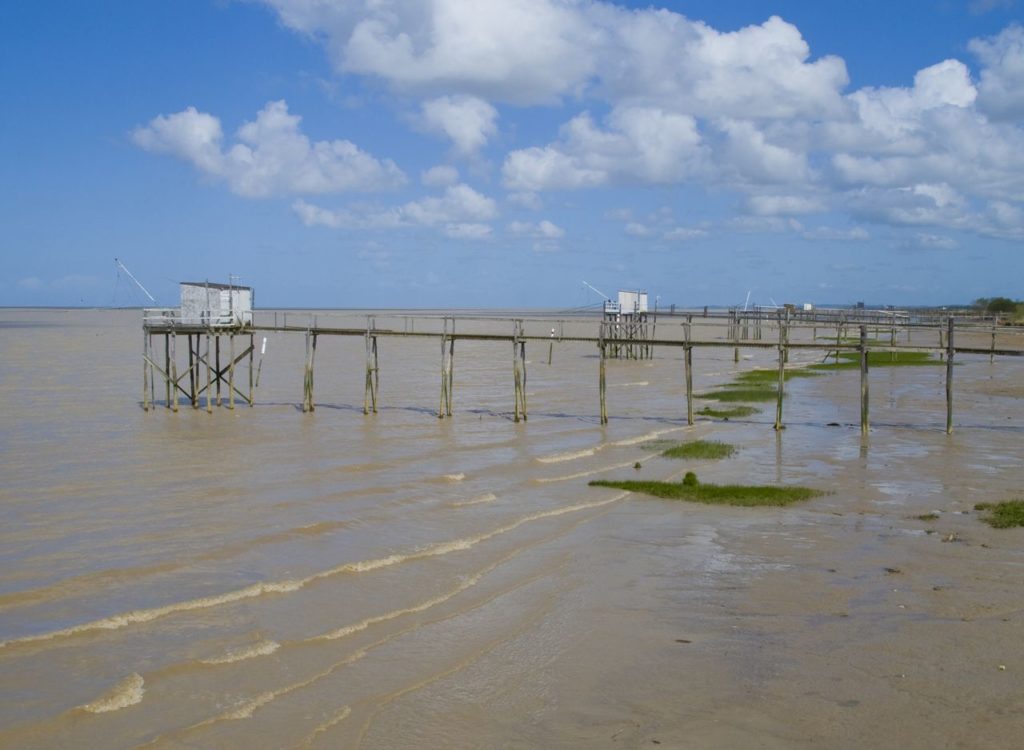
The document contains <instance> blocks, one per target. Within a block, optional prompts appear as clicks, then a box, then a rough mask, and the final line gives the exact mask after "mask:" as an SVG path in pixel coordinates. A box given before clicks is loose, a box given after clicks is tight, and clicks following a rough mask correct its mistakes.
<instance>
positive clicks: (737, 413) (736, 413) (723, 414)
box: [697, 406, 761, 419]
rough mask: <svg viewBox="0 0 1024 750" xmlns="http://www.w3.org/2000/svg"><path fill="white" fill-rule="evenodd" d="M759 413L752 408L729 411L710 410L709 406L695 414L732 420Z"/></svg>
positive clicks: (734, 408)
mask: <svg viewBox="0 0 1024 750" xmlns="http://www.w3.org/2000/svg"><path fill="white" fill-rule="evenodd" d="M760 411H761V410H760V409H755V408H754V407H753V406H734V407H732V408H731V409H712V408H711V407H710V406H705V407H704V408H703V409H701V410H700V411H698V412H697V414H699V415H700V416H702V417H714V418H716V419H732V418H733V417H749V416H750V415H751V414H757V413H758V412H760Z"/></svg>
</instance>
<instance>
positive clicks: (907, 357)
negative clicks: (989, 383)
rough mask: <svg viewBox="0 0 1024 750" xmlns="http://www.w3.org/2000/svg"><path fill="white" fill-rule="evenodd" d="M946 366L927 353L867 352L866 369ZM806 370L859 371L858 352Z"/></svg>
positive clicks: (843, 354)
mask: <svg viewBox="0 0 1024 750" xmlns="http://www.w3.org/2000/svg"><path fill="white" fill-rule="evenodd" d="M944 364H946V363H945V362H943V361H942V360H940V359H936V358H935V357H933V356H932V355H931V354H929V353H928V352H887V351H875V352H868V367H869V368H874V367H929V366H931V367H934V366H937V365H944ZM808 369H810V370H817V371H819V372H821V371H825V372H828V371H829V370H859V369H860V352H842V353H840V355H839V360H838V361H837V362H822V363H820V364H816V365H811V366H810V367H809V368H808Z"/></svg>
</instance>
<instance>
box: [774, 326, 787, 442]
mask: <svg viewBox="0 0 1024 750" xmlns="http://www.w3.org/2000/svg"><path fill="white" fill-rule="evenodd" d="M778 320H779V392H778V395H777V399H776V402H775V429H776V430H781V429H782V397H783V395H784V392H785V389H786V328H785V326H784V324H783V322H782V313H781V312H780V313H779V314H778Z"/></svg>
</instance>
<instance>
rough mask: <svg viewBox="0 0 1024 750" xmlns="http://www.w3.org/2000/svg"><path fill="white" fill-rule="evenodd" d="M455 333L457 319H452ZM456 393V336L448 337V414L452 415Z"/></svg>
mask: <svg viewBox="0 0 1024 750" xmlns="http://www.w3.org/2000/svg"><path fill="white" fill-rule="evenodd" d="M454 333H455V320H454V319H453V320H452V334H454ZM454 393H455V336H454V335H453V336H452V337H451V338H450V339H448V406H447V411H448V416H449V417H450V416H451V415H452V398H453V397H454Z"/></svg>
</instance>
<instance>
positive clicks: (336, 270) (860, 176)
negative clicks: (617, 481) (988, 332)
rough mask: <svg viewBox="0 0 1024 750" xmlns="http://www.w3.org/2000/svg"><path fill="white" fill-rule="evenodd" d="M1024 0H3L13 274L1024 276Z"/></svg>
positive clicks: (565, 294) (401, 281)
mask: <svg viewBox="0 0 1024 750" xmlns="http://www.w3.org/2000/svg"><path fill="white" fill-rule="evenodd" d="M1022 5H1024V0H901V1H900V2H893V1H892V0H885V1H882V0H859V1H858V2H820V0H813V1H807V2H804V1H799V0H774V1H773V0H694V1H693V2H665V1H664V0H662V2H660V3H658V2H655V3H654V4H649V3H633V2H624V1H620V2H595V1H593V0H420V1H418V2H417V1H414V0H405V1H402V0H244V1H243V0H175V2H138V1H137V0H107V1H105V2H101V3H83V2H79V1H78V0H66V1H64V2H46V1H45V0H40V1H39V2H31V3H4V4H3V7H2V9H0V102H2V104H0V107H2V116H0V259H2V260H3V263H2V265H0V305H8V306H29V305H47V306H79V305H85V306H128V305H142V304H146V305H149V304H151V303H149V301H148V300H147V299H146V298H145V297H144V296H143V295H142V293H141V291H140V290H139V289H138V287H136V286H135V284H134V283H132V282H131V281H130V279H128V278H127V276H126V274H125V273H124V272H123V271H121V270H119V269H118V267H117V266H116V265H115V263H114V259H115V258H119V259H120V260H121V261H122V262H123V263H124V265H125V267H126V268H128V269H129V270H130V271H131V273H132V274H134V276H135V277H136V278H137V279H138V280H139V281H140V282H141V284H142V285H144V286H145V287H146V288H147V289H148V290H149V291H150V292H151V293H152V294H153V296H154V297H155V298H156V300H157V303H158V304H159V305H166V306H173V305H175V304H177V299H178V288H177V284H178V282H179V281H195V280H210V281H214V282H227V281H228V280H229V278H232V279H235V280H237V283H240V284H243V285H247V286H252V287H253V288H254V290H255V300H256V305H257V307H332V308H336V307H341V308H346V307H357V308H376V307H427V308H462V307H502V308H510V307H516V308H518V307H543V308H556V309H563V308H564V309H569V308H575V307H581V306H585V305H592V304H595V303H599V302H600V301H601V297H600V296H599V295H598V294H597V292H594V291H592V290H591V289H589V288H588V287H586V286H584V284H583V282H584V281H587V282H589V284H590V285H592V286H593V287H596V288H597V289H599V290H601V291H602V292H604V293H606V294H609V295H611V296H613V297H614V296H615V292H616V290H618V289H628V290H634V289H636V290H645V291H647V292H648V295H649V299H650V300H651V303H652V304H654V303H655V302H656V303H657V304H659V305H661V306H662V307H667V306H668V305H670V304H675V305H678V306H682V307H691V306H702V305H737V304H740V305H742V304H743V303H744V302H745V301H746V300H748V299H749V300H750V301H751V302H752V303H757V304H773V303H778V304H782V303H784V302H792V303H797V304H800V303H805V302H811V303H814V304H819V305H827V304H850V303H853V302H856V301H865V302H866V303H868V304H872V305H884V304H893V305H897V306H909V305H945V304H957V303H965V302H970V301H972V300H974V299H976V298H979V297H992V296H1008V297H1012V298H1014V299H1020V298H1022V297H1024V291H1022V290H1021V282H1022V279H1024V274H1022V271H1024V254H1022V248H1024V244H1022V243H1024V7H1022Z"/></svg>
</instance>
